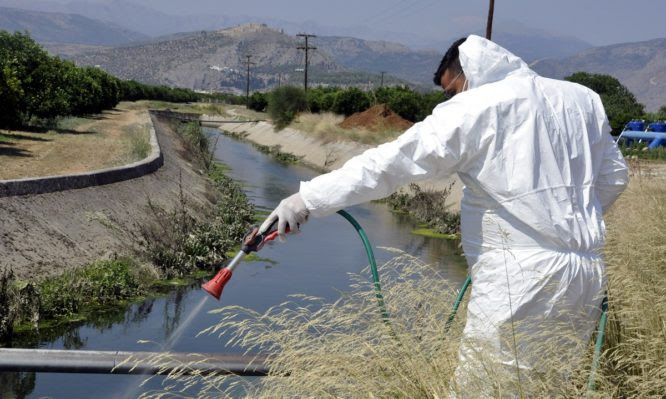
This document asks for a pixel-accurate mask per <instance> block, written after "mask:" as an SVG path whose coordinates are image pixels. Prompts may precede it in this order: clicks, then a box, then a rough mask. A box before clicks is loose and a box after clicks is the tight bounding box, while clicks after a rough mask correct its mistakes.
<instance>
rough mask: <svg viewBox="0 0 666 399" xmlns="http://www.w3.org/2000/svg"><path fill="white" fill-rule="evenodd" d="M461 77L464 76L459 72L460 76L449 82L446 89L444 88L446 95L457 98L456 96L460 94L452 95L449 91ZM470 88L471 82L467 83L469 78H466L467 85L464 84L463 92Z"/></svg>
mask: <svg viewBox="0 0 666 399" xmlns="http://www.w3.org/2000/svg"><path fill="white" fill-rule="evenodd" d="M460 75H462V72H458V74H457V75H456V77H455V78H453V79H452V80H451V81H450V82H449V84H448V85H446V87H445V88H444V93H446V94H448V95H450V96H451V97H453V96H455V95H456V94H458V93H452V94H451V93H450V92H449V89H450V88H451V86H452V85H453V83H454V82H455V81H456V80H458V78H459V77H460ZM468 87H469V82H468V81H467V78H465V83H463V87H462V90H461V92H463V91H466V90H467V88H468Z"/></svg>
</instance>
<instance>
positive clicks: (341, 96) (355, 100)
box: [333, 87, 370, 116]
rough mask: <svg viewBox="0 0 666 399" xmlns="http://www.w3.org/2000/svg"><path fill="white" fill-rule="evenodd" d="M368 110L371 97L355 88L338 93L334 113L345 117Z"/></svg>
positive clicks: (334, 103)
mask: <svg viewBox="0 0 666 399" xmlns="http://www.w3.org/2000/svg"><path fill="white" fill-rule="evenodd" d="M368 108H370V96H368V94H366V93H365V92H363V91H361V90H360V89H357V88H355V87H351V88H349V89H346V90H343V91H340V92H338V93H337V94H336V95H335V100H334V102H333V111H335V112H336V113H338V114H342V115H345V116H349V115H351V114H353V113H356V112H362V111H365V110H366V109H368Z"/></svg>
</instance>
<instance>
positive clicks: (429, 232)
mask: <svg viewBox="0 0 666 399" xmlns="http://www.w3.org/2000/svg"><path fill="white" fill-rule="evenodd" d="M412 234H414V235H417V236H424V237H430V238H442V239H446V240H457V239H459V238H460V235H459V234H444V233H440V232H438V231H437V230H435V229H430V228H426V227H422V228H418V229H414V230H412Z"/></svg>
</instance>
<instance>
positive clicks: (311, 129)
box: [289, 112, 403, 144]
mask: <svg viewBox="0 0 666 399" xmlns="http://www.w3.org/2000/svg"><path fill="white" fill-rule="evenodd" d="M343 120H344V116H342V115H337V114H333V113H330V112H325V113H321V114H312V113H307V112H303V113H301V114H299V115H298V117H297V118H296V120H295V121H294V122H293V123H292V124H291V125H290V126H289V127H292V128H294V129H297V130H300V131H302V132H305V133H306V134H311V135H313V136H314V137H316V138H318V139H320V140H322V141H323V142H325V143H330V142H335V141H354V142H358V143H361V144H380V143H384V142H386V141H389V140H391V139H394V138H396V137H398V135H400V134H401V133H402V132H403V130H392V129H384V130H381V131H379V132H373V131H370V130H367V129H344V128H342V127H340V126H339V125H340V123H342V121H343Z"/></svg>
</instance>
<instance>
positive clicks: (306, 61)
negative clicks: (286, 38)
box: [296, 33, 317, 93]
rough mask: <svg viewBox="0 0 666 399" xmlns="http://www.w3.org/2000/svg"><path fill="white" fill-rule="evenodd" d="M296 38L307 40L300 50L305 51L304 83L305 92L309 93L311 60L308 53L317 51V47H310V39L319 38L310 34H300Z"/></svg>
mask: <svg viewBox="0 0 666 399" xmlns="http://www.w3.org/2000/svg"><path fill="white" fill-rule="evenodd" d="M296 36H300V37H304V38H305V46H298V49H299V50H305V77H304V82H303V87H304V88H305V92H306V93H307V92H308V65H309V63H310V58H309V57H308V51H309V50H316V49H317V48H316V47H312V46H310V45H308V39H309V38H311V37H317V35H311V34H308V33H299V34H298V35H296Z"/></svg>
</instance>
